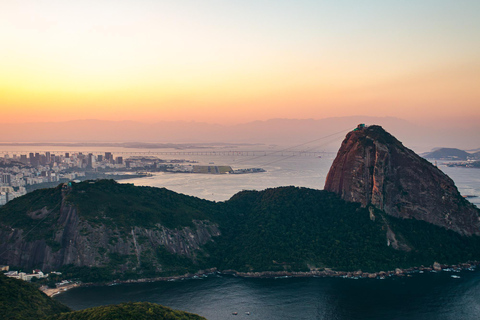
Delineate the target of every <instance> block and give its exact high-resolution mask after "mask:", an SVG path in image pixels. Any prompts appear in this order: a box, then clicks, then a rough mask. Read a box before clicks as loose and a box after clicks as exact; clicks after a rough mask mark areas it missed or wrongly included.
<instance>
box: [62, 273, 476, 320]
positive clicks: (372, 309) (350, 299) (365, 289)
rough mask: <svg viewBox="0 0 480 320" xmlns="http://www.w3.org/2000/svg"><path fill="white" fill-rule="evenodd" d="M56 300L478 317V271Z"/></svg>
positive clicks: (134, 290)
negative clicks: (455, 276)
mask: <svg viewBox="0 0 480 320" xmlns="http://www.w3.org/2000/svg"><path fill="white" fill-rule="evenodd" d="M451 275H459V276H460V278H459V279H455V278H452V277H451ZM57 299H58V300H59V301H61V302H63V303H65V304H66V305H68V306H70V307H71V308H73V309H76V310H78V309H84V308H88V307H94V306H99V305H107V304H115V303H120V302H128V301H149V302H154V303H159V304H162V305H165V306H168V307H171V308H174V309H179V310H184V311H189V312H193V313H197V314H199V315H202V316H204V317H206V318H207V319H210V320H223V319H277V320H282V319H338V320H343V319H436V320H437V319H438V320H446V319H479V318H480V271H479V270H478V269H477V271H462V272H461V273H453V272H445V271H443V272H439V273H425V274H414V275H413V276H412V277H403V278H389V279H385V280H372V279H358V280H353V279H336V278H335V279H334V278H302V279H301V278H297V279H294V278H289V279H242V278H235V277H232V276H210V277H208V278H205V279H200V280H182V281H174V282H156V283H142V284H126V285H115V286H105V287H85V288H77V289H73V290H71V291H68V292H66V293H63V294H61V295H59V296H57ZM232 312H238V315H232ZM246 312H250V315H247V314H246Z"/></svg>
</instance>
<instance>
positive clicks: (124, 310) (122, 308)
mask: <svg viewBox="0 0 480 320" xmlns="http://www.w3.org/2000/svg"><path fill="white" fill-rule="evenodd" d="M123 319H125V320H132V319H135V320H206V319H205V318H204V317H200V316H199V315H196V314H193V313H188V312H184V311H177V310H172V309H170V308H167V307H164V306H161V305H158V304H155V303H149V302H130V303H121V304H118V305H109V306H101V307H95V308H89V309H85V310H80V311H74V312H69V313H62V314H57V315H54V316H50V317H48V318H46V319H45V320H123Z"/></svg>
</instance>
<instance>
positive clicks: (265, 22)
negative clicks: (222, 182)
mask: <svg viewBox="0 0 480 320" xmlns="http://www.w3.org/2000/svg"><path fill="white" fill-rule="evenodd" d="M479 12H480V3H479V2H478V1H473V0H472V1H461V2H458V1H408V2H397V1H364V2H362V3H361V4H360V3H358V2H355V1H351V0H348V1H335V2H325V1H295V2H293V1H281V2H278V1H275V2H273V1H243V2H241V3H233V2H224V1H202V2H198V1H180V2H175V3H172V2H166V1H146V0H143V1H131V0H126V1H121V2H118V1H81V2H78V1H56V0H48V1H42V2H31V1H15V2H8V3H4V4H3V5H2V10H1V12H0V41H1V42H2V47H3V48H4V49H5V50H1V51H0V70H1V72H0V108H1V114H2V116H1V118H0V123H2V126H3V127H4V128H15V125H16V126H17V128H21V129H22V130H19V131H21V132H23V133H24V138H22V139H20V140H22V141H34V140H36V138H38V137H39V135H40V136H41V135H42V132H43V131H42V130H43V129H42V130H40V131H39V130H36V131H34V130H32V131H28V130H29V129H28V128H29V127H30V128H31V127H32V126H31V125H23V126H20V127H19V126H18V125H19V124H25V123H62V122H66V121H74V120H75V121H76V120H85V119H95V120H103V121H110V122H112V121H113V122H116V121H135V122H139V123H146V124H155V123H162V124H164V123H165V121H167V122H170V123H175V122H176V121H185V122H187V123H189V122H192V121H194V122H195V126H197V127H198V126H199V124H198V123H206V124H209V125H222V126H235V125H243V124H246V123H250V122H253V121H266V120H269V119H279V118H280V119H314V120H320V119H325V118H331V117H346V116H347V117H352V116H359V115H360V116H369V117H380V118H384V117H394V118H398V119H400V121H403V120H406V121H408V123H409V124H411V125H414V126H417V127H422V128H428V129H429V130H430V129H432V128H437V129H438V127H440V126H441V127H442V130H440V131H439V132H444V133H445V132H448V134H446V138H448V137H453V132H457V133H458V131H460V130H466V131H465V134H464V135H463V136H458V135H457V136H455V137H453V138H452V139H451V140H452V143H453V141H454V140H456V141H459V140H460V141H461V142H462V143H464V144H465V146H466V147H471V148H473V147H475V146H474V145H473V144H474V143H473V141H478V138H479V136H480V134H479V131H478V130H477V129H475V128H476V127H477V126H478V124H479V123H480V121H479V120H480V90H478V89H479V88H478V84H479V83H480V59H479V58H480V46H478V39H479V38H478V37H479V33H478V30H480V19H479V14H478V13H479ZM388 119H390V118H388ZM388 121H390V120H388ZM380 122H382V121H380ZM12 125H14V126H13V127H12ZM68 125H71V126H72V127H75V125H74V124H72V123H70V124H68V123H66V124H65V126H68ZM172 125H174V124H172ZM192 125H193V124H192ZM181 126H182V127H186V125H185V124H183V125H181ZM44 127H48V126H44ZM301 127H302V124H301V125H300V126H299V127H298V128H301ZM291 129H292V130H293V131H292V134H294V133H295V130H296V129H295V128H294V127H291ZM45 130H46V129H45ZM263 130H264V131H266V132H267V131H268V126H266V127H265V129H263ZM213 131H214V130H213ZM394 131H395V129H394ZM407 131H408V130H407ZM422 132H428V131H425V130H424V131H422ZM410 133H411V132H410ZM416 133H419V134H420V131H416ZM172 135H173V136H174V134H172ZM434 135H435V136H437V132H435V134H434ZM190 136H191V137H192V140H202V136H201V134H199V133H197V134H196V133H195V132H191V133H190ZM232 136H234V135H233V134H232ZM46 137H47V138H44V139H43V140H47V139H50V138H48V137H50V136H48V135H46ZM138 138H139V139H143V140H148V141H151V140H152V139H151V138H142V137H141V136H139V137H138ZM257 138H259V139H260V137H258V136H257ZM400 138H402V136H401V135H400ZM38 139H40V138H38ZM38 139H37V140H38ZM86 139H87V140H88V139H91V138H86ZM97 139H98V140H102V135H98V136H97ZM105 139H106V140H109V139H110V138H105ZM2 140H4V141H18V140H19V139H18V138H17V136H16V135H15V134H13V132H11V131H8V133H7V135H6V136H4V137H3V139H2ZM40 140H42V139H40ZM70 140H72V141H78V140H79V139H78V138H77V139H75V138H72V139H70ZM110 140H111V139H110ZM158 140H164V139H162V138H160V137H159V138H158ZM177 140H178V139H177ZM180 140H182V141H185V140H188V137H182V138H181V139H180ZM210 140H211V139H210ZM260 140H261V139H260ZM266 140H268V139H266ZM300 140H301V139H300ZM439 140H440V139H439ZM466 141H467V142H466ZM439 143H440V142H439ZM446 144H449V143H446ZM477 147H478V146H477Z"/></svg>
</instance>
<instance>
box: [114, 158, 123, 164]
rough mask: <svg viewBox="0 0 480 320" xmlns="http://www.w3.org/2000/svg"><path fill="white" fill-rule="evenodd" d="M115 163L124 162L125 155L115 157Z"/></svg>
mask: <svg viewBox="0 0 480 320" xmlns="http://www.w3.org/2000/svg"><path fill="white" fill-rule="evenodd" d="M115 163H116V164H123V157H117V158H116V159H115Z"/></svg>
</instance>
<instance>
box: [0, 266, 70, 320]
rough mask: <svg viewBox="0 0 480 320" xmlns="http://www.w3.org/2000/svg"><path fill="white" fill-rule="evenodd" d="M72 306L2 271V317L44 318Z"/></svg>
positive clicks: (0, 287) (0, 297) (0, 279)
mask: <svg viewBox="0 0 480 320" xmlns="http://www.w3.org/2000/svg"><path fill="white" fill-rule="evenodd" d="M69 311H70V308H68V307H67V306H65V305H63V304H61V303H60V302H58V301H56V300H53V299H51V298H49V297H47V296H46V295H45V294H44V293H42V292H40V291H39V290H38V289H37V288H36V287H34V286H33V285H31V284H30V283H27V282H25V281H22V280H17V279H11V278H7V277H6V276H4V275H3V274H2V273H0V319H4V320H6V319H11V320H13V319H18V320H24V319H42V318H44V317H46V316H49V315H53V314H57V313H61V312H69Z"/></svg>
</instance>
